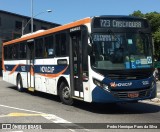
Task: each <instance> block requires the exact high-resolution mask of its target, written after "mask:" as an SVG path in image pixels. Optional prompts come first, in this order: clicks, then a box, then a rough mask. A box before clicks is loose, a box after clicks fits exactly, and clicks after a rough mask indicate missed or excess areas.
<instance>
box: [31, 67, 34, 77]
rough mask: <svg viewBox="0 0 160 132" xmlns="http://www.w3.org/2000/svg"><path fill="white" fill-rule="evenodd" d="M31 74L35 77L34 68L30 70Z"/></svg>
mask: <svg viewBox="0 0 160 132" xmlns="http://www.w3.org/2000/svg"><path fill="white" fill-rule="evenodd" d="M30 74H31V75H32V76H34V70H33V67H32V66H31V69H30Z"/></svg>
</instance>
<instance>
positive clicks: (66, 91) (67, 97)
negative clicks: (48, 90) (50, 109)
mask: <svg viewBox="0 0 160 132" xmlns="http://www.w3.org/2000/svg"><path fill="white" fill-rule="evenodd" d="M59 96H60V99H61V101H62V103H64V104H66V105H72V104H73V99H72V97H71V90H70V88H69V86H68V85H67V84H66V83H64V82H62V83H61V84H60V89H59Z"/></svg>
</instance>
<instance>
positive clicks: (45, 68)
mask: <svg viewBox="0 0 160 132" xmlns="http://www.w3.org/2000/svg"><path fill="white" fill-rule="evenodd" d="M40 71H41V72H47V73H53V71H54V67H50V66H48V67H45V66H42V67H41V68H40Z"/></svg>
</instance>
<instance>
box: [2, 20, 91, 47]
mask: <svg viewBox="0 0 160 132" xmlns="http://www.w3.org/2000/svg"><path fill="white" fill-rule="evenodd" d="M90 22H91V18H85V19H82V20H79V21H76V22H72V23H69V24H65V25H63V26H58V27H55V28H52V29H49V30H46V31H44V32H41V33H37V34H33V35H30V36H27V37H23V38H19V39H15V40H12V41H9V42H6V43H4V44H3V46H4V45H9V44H12V43H17V42H21V41H25V40H30V39H33V38H35V37H39V36H43V35H47V34H51V33H55V32H58V31H61V30H65V29H68V28H72V27H76V26H80V25H83V24H86V23H90Z"/></svg>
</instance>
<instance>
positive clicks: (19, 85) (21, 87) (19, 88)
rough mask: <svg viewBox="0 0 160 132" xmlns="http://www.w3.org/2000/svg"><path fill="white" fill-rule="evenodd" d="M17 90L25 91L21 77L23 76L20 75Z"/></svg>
mask: <svg viewBox="0 0 160 132" xmlns="http://www.w3.org/2000/svg"><path fill="white" fill-rule="evenodd" d="M17 90H18V91H19V92H23V90H24V89H23V84H22V78H21V76H20V75H19V76H18V77H17Z"/></svg>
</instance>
